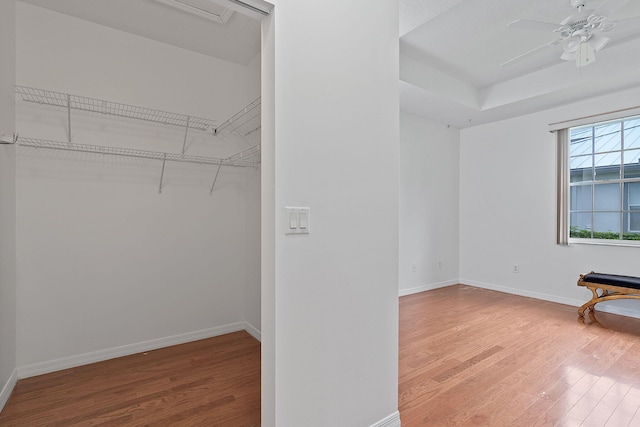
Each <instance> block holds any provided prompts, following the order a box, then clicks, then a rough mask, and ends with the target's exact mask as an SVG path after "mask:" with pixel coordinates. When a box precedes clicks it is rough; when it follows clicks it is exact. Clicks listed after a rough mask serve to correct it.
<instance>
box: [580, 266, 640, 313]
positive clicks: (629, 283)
mask: <svg viewBox="0 0 640 427" xmlns="http://www.w3.org/2000/svg"><path fill="white" fill-rule="evenodd" d="M578 286H584V287H586V288H588V289H589V290H590V291H591V292H592V293H593V298H591V300H589V301H587V302H586V303H585V304H583V305H582V306H581V307H580V308H579V309H578V315H579V316H581V317H584V311H585V310H586V309H587V308H588V309H590V310H591V311H594V308H593V307H594V306H595V305H596V304H597V303H599V302H602V301H610V300H614V299H625V298H628V299H640V277H633V276H619V275H617V274H602V273H594V272H593V271H592V272H591V273H587V274H581V275H580V279H578ZM598 290H600V293H598Z"/></svg>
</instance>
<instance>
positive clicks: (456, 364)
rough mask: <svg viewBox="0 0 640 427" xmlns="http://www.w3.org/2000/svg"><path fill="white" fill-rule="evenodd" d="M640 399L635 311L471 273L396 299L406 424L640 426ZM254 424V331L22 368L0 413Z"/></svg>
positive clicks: (93, 420)
mask: <svg viewBox="0 0 640 427" xmlns="http://www.w3.org/2000/svg"><path fill="white" fill-rule="evenodd" d="M344 351H348V349H345V350H344ZM639 407H640V320H638V319H632V318H627V317H621V316H615V315H610V314H606V313H600V312H597V313H596V315H595V317H592V318H589V317H587V319H586V320H584V321H582V322H581V321H580V320H579V318H578V316H577V309H576V307H569V306H565V305H560V304H553V303H548V302H544V301H538V300H533V299H529V298H523V297H518V296H513V295H508V294H502V293H498V292H493V291H488V290H483V289H478V288H473V287H468V286H462V285H459V286H451V287H448V288H443V289H437V290H434V291H429V292H423V293H420V294H415V295H411V296H407V297H402V298H401V299H400V358H399V409H400V416H401V419H402V425H403V427H438V426H492V427H503V426H509V427H528V426H580V425H583V426H589V427H591V426H594V427H595V426H607V427H624V426H640V411H638V408H639ZM259 424H260V344H259V343H258V342H257V341H256V340H254V339H253V338H252V337H251V336H249V335H248V334H247V333H246V332H237V333H233V334H229V335H223V336H221V337H216V338H212V339H208V340H202V341H197V342H193V343H189V344H183V345H180V346H175V347H169V348H166V349H161V350H155V351H151V352H148V353H145V354H136V355H133V356H128V357H123V358H119V359H114V360H110V361H106V362H100V363H96V364H92V365H87V366H82V367H78V368H74V369H68V370H65V371H60V372H55V373H52V374H48V375H42V376H39V377H33V378H28V379H24V380H20V381H19V382H18V384H17V385H16V388H15V390H14V392H13V394H12V396H11V398H10V399H9V402H8V403H7V405H6V407H5V409H4V411H3V412H2V414H0V426H3V427H10V426H11V427H12V426H20V427H23V426H26V427H39V426H47V427H49V426H60V427H63V426H64V427H71V426H142V425H144V426H207V427H210V426H231V427H234V426H258V425H259ZM310 425H313V422H312V421H311V422H310ZM301 427H305V426H301ZM331 427H333V426H331ZM339 427H342V426H339ZM346 427H350V426H346ZM354 427H359V426H354Z"/></svg>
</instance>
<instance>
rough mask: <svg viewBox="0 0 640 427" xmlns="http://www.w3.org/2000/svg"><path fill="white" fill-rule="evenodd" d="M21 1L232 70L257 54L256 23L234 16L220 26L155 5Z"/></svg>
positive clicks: (150, 1) (144, 0)
mask: <svg viewBox="0 0 640 427" xmlns="http://www.w3.org/2000/svg"><path fill="white" fill-rule="evenodd" d="M0 1H2V0H0ZM22 1H23V2H25V3H31V4H34V5H37V6H41V7H44V8H47V9H50V10H53V11H56V12H60V13H64V14H66V15H70V16H74V17H76V18H80V19H84V20H86V21H90V22H94V23H96V24H100V25H104V26H107V27H111V28H115V29H117V30H121V31H126V32H128V33H131V34H136V35H139V36H142V37H146V38H149V39H152V40H157V41H160V42H163V43H167V44H170V45H173V46H176V47H180V48H183V49H187V50H191V51H193V52H198V53H201V54H203V55H208V56H213V57H215V58H219V59H222V60H225V61H229V62H234V63H237V64H242V65H247V64H248V63H249V62H250V61H251V59H253V58H254V57H255V56H256V55H257V54H258V53H260V21H259V20H257V19H252V18H250V17H248V16H245V15H243V14H240V13H237V12H234V13H231V16H230V17H229V20H228V21H227V22H226V23H224V24H223V23H219V22H213V21H211V20H209V19H206V18H203V17H202V16H199V15H196V14H192V13H188V12H187V11H185V10H181V9H177V8H175V7H171V6H168V5H167V4H164V3H162V2H158V1H155V0H22ZM213 3H215V4H225V2H224V1H220V0H213ZM236 10H238V8H236Z"/></svg>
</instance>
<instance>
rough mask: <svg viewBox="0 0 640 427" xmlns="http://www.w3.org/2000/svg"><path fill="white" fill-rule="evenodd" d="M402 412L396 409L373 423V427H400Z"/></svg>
mask: <svg viewBox="0 0 640 427" xmlns="http://www.w3.org/2000/svg"><path fill="white" fill-rule="evenodd" d="M400 426H401V423H400V412H398V411H396V412H394V413H393V414H391V415H389V416H388V417H386V418H384V419H382V420H380V421H378V422H377V423H375V424H371V427H400Z"/></svg>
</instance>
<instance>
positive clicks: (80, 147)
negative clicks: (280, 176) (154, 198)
mask: <svg viewBox="0 0 640 427" xmlns="http://www.w3.org/2000/svg"><path fill="white" fill-rule="evenodd" d="M17 144H18V145H21V146H25V147H32V148H48V149H52V150H64V151H76V152H83V153H95V154H108V155H113V156H126V157H136V158H142V159H153V160H160V161H165V160H166V161H172V162H181V163H197V164H201V165H217V166H235V167H257V166H258V163H257V162H250V161H247V160H244V158H246V157H248V156H247V155H243V154H242V153H244V152H245V151H248V150H251V149H255V146H254V147H251V148H249V149H247V150H244V151H241V152H240V153H236V154H234V155H232V156H229V157H227V158H216V157H206V156H191V155H186V154H176V153H163V152H159V151H147V150H137V149H131V148H117V147H106V146H101V145H87V144H76V143H71V142H60V141H51V140H45V139H36V138H23V137H18V140H17ZM258 145H259V144H258ZM258 150H259V147H258Z"/></svg>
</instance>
